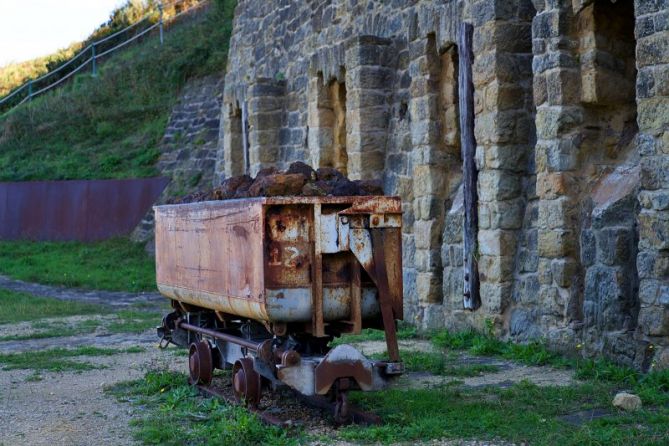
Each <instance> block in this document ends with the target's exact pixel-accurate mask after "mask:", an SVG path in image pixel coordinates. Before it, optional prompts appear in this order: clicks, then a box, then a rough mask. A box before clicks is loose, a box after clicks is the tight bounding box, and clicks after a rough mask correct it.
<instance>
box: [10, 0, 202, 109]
mask: <svg viewBox="0 0 669 446" xmlns="http://www.w3.org/2000/svg"><path fill="white" fill-rule="evenodd" d="M197 1H198V0H179V3H178V7H179V8H180V9H182V8H188V7H190V6H191V5H193V4H195V3H197ZM176 7H177V4H176V3H173V4H168V5H166V6H165V10H164V17H165V18H169V17H171V16H173V15H174V14H175V13H176ZM144 17H148V18H149V20H148V21H149V23H155V22H156V21H157V20H158V17H159V9H158V1H157V0H127V1H126V3H125V4H123V5H121V6H119V7H118V8H116V9H114V10H113V11H112V12H111V13H110V14H109V19H108V20H107V21H106V22H105V23H103V24H102V25H100V26H98V27H97V28H96V29H95V30H94V31H93V32H92V33H91V35H90V36H88V38H87V39H86V40H84V41H82V42H76V43H73V44H71V45H70V46H68V47H67V48H63V49H60V50H58V51H56V52H55V53H53V54H49V55H47V56H44V57H38V58H35V59H32V60H27V61H25V62H18V63H10V64H8V65H5V66H3V67H0V99H2V97H3V96H5V95H6V94H8V93H10V92H11V91H13V90H14V89H16V88H18V87H20V86H21V85H23V84H24V83H25V82H27V81H28V80H30V79H36V78H38V77H40V76H42V75H44V74H46V73H47V72H49V71H53V70H55V69H57V68H58V67H60V66H61V65H63V64H65V63H67V62H68V61H69V60H70V59H71V58H72V57H73V56H75V55H76V54H77V53H79V52H80V51H81V50H83V49H84V48H86V47H87V46H88V45H90V44H91V43H93V42H95V41H98V40H100V39H103V38H105V37H108V36H110V35H111V34H114V33H117V32H118V31H121V30H122V29H124V28H126V27H128V26H130V25H134V24H135V23H137V22H139V21H140V20H141V19H143V18H144ZM139 29H140V30H141V29H142V27H141V26H139ZM134 32H137V31H136V29H131V30H129V31H128V32H124V33H120V34H119V35H118V36H117V37H111V38H110V39H107V40H106V41H105V45H104V46H102V47H101V48H98V50H99V51H98V53H100V52H102V51H104V50H106V49H109V48H111V47H113V46H116V45H118V44H119V43H120V42H122V41H124V40H125V39H128V38H130V37H132V36H133V35H134V34H132V33H134ZM100 50H102V51H100ZM88 57H90V54H89V55H87V56H86V57H83V56H82V57H81V59H80V60H78V61H77V62H75V63H74V64H73V65H70V66H69V67H68V68H67V69H66V70H64V71H61V72H60V73H59V74H56V75H53V76H50V78H49V79H47V82H48V83H50V82H54V81H56V80H58V79H60V76H61V75H62V74H66V73H67V72H68V71H69V70H70V69H71V68H73V67H76V66H77V64H80V63H81V62H83V61H84V60H86V59H87V58H88ZM61 73H62V74H61ZM46 85H47V84H45V85H41V84H38V85H35V87H36V88H42V87H44V86H46Z"/></svg>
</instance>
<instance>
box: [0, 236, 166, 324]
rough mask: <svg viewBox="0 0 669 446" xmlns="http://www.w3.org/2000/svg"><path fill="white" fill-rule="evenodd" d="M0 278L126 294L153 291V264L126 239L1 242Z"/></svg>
mask: <svg viewBox="0 0 669 446" xmlns="http://www.w3.org/2000/svg"><path fill="white" fill-rule="evenodd" d="M0 274H5V275H8V276H11V277H13V278H15V279H19V280H24V281H27V282H37V283H43V284H48V285H62V286H66V287H74V288H88V289H95V290H110V291H128V292H140V291H153V290H155V289H156V271H155V260H154V259H153V258H151V257H150V256H148V255H147V254H146V252H145V251H144V248H143V246H142V245H140V244H137V243H133V242H131V241H130V240H129V239H127V238H116V239H111V240H105V241H102V242H96V243H80V242H31V241H3V242H0ZM68 305H71V304H68ZM0 311H1V310H0Z"/></svg>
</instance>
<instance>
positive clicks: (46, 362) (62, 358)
mask: <svg viewBox="0 0 669 446" xmlns="http://www.w3.org/2000/svg"><path fill="white" fill-rule="evenodd" d="M143 351H144V349H143V348H141V347H130V348H127V349H114V348H98V347H79V348H74V349H65V348H54V349H49V350H37V351H28V352H21V353H7V354H0V364H1V365H2V366H3V370H15V369H28V370H37V371H42V370H44V371H49V372H64V371H84V370H93V369H96V368H100V366H96V365H94V364H91V363H89V362H85V361H77V360H74V359H73V358H77V357H81V356H112V355H117V354H119V353H141V352H143Z"/></svg>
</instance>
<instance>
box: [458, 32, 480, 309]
mask: <svg viewBox="0 0 669 446" xmlns="http://www.w3.org/2000/svg"><path fill="white" fill-rule="evenodd" d="M473 34H474V27H473V26H472V24H471V23H465V22H463V23H462V24H461V25H460V32H459V36H458V49H459V69H458V95H459V106H460V141H461V146H462V163H463V174H464V175H463V192H464V204H465V220H464V228H463V232H464V269H465V271H464V299H463V304H464V307H465V309H468V310H476V309H477V308H479V307H480V306H481V297H480V294H479V273H478V263H477V257H478V243H477V229H478V215H477V206H478V197H477V192H476V181H477V177H478V172H477V170H476V163H475V161H474V156H475V154H476V140H475V138H474V82H473V79H472V65H473V63H474V54H473V51H472V37H473Z"/></svg>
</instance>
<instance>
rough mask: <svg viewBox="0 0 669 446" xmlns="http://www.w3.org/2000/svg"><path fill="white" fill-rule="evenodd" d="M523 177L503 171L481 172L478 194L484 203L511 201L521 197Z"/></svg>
mask: <svg viewBox="0 0 669 446" xmlns="http://www.w3.org/2000/svg"><path fill="white" fill-rule="evenodd" d="M520 192H521V177H520V176H519V175H515V174H512V173H509V172H506V171H503V170H484V171H482V172H479V177H478V193H479V199H480V200H481V201H482V202H486V201H498V200H510V199H513V198H517V197H518V196H520Z"/></svg>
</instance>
